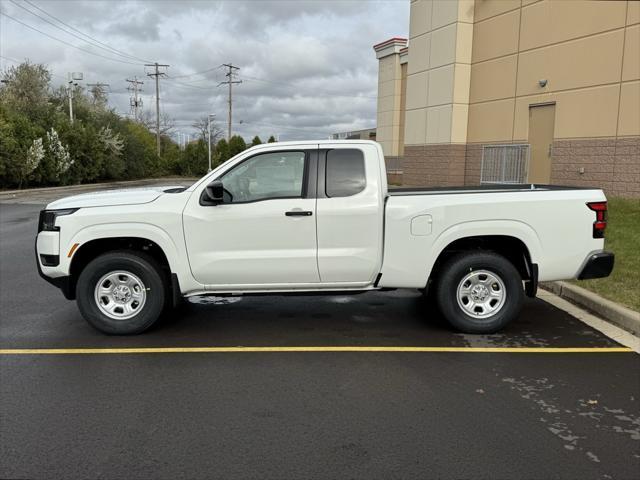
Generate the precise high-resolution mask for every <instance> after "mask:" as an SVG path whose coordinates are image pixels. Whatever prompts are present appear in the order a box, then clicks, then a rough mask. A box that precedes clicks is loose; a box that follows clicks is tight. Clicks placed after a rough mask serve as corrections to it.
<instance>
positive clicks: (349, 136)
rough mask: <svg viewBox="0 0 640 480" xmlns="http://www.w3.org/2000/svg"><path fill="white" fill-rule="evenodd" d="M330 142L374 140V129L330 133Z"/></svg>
mask: <svg viewBox="0 0 640 480" xmlns="http://www.w3.org/2000/svg"><path fill="white" fill-rule="evenodd" d="M330 139H331V140H375V139H376V129H375V128H366V129H364V130H354V131H352V132H341V133H332V134H331V137H330Z"/></svg>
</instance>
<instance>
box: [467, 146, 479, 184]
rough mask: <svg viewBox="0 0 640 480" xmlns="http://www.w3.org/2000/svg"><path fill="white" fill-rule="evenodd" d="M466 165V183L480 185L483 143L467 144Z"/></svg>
mask: <svg viewBox="0 0 640 480" xmlns="http://www.w3.org/2000/svg"><path fill="white" fill-rule="evenodd" d="M466 163H467V164H466V165H465V169H464V184H465V185H480V167H481V165H482V144H480V143H469V144H467V154H466Z"/></svg>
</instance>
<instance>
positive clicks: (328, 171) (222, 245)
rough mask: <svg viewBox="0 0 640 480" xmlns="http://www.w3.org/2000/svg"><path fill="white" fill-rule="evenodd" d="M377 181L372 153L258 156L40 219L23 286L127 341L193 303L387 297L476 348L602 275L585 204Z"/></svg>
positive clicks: (579, 193) (592, 212)
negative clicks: (420, 295) (471, 336)
mask: <svg viewBox="0 0 640 480" xmlns="http://www.w3.org/2000/svg"><path fill="white" fill-rule="evenodd" d="M386 178H387V177H386V171H385V162H384V156H383V154H382V149H381V148H380V146H379V145H378V144H377V143H375V142H370V141H359V140H351V141H313V142H311V141H310V142H285V143H270V144H266V145H259V146H256V147H253V148H250V149H248V150H246V151H244V152H242V153H241V154H239V155H237V156H236V157H234V158H232V159H231V160H229V161H227V162H225V163H224V164H222V165H220V166H219V167H218V168H216V169H215V170H213V171H212V172H210V173H209V174H207V175H206V176H205V177H203V178H202V179H201V180H199V181H197V182H196V183H195V184H193V185H192V186H191V187H189V188H180V187H164V188H140V189H130V190H112V191H105V192H98V193H90V194H84V195H77V196H72V197H68V198H64V199H61V200H57V201H55V202H53V203H51V204H49V205H48V206H47V207H46V209H45V210H43V211H42V212H41V213H40V220H39V226H38V236H37V239H36V257H37V263H38V270H39V272H40V274H41V276H42V277H43V278H45V279H46V280H47V281H49V282H50V283H52V284H54V285H56V286H58V287H60V288H61V289H62V291H63V293H64V295H65V296H66V298H68V299H74V298H75V299H77V302H78V306H79V308H80V311H81V312H82V315H83V316H84V317H85V318H86V319H87V321H89V323H91V325H93V326H94V327H96V328H97V329H99V330H101V331H102V332H105V333H109V334H133V333H139V332H142V331H144V330H146V329H147V328H149V327H150V326H151V325H153V323H154V322H155V321H156V320H157V319H158V317H159V316H160V314H161V313H162V311H163V310H164V309H166V308H168V307H171V306H172V305H175V304H177V303H178V302H179V301H180V299H181V298H182V297H187V296H193V295H243V294H244V295H247V294H258V293H259V294H265V293H273V294H287V293H300V292H316V293H317V292H326V293H327V294H331V293H335V292H341V293H344V292H351V293H357V292H363V291H368V290H381V289H395V288H411V289H421V290H423V291H425V293H426V292H427V291H428V292H429V293H430V297H432V298H434V299H435V301H436V302H437V304H438V307H439V309H440V311H441V312H442V314H443V315H444V317H446V318H447V320H448V321H449V322H450V323H451V324H452V325H453V326H454V327H455V328H457V329H459V330H461V331H464V332H470V333H488V332H494V331H497V330H499V329H500V328H502V327H503V326H505V325H506V324H507V323H508V322H509V321H511V320H513V319H514V318H515V317H517V315H518V313H519V311H520V308H521V306H522V302H523V298H524V295H525V294H526V295H528V296H535V294H536V289H537V284H538V281H549V280H564V279H574V278H579V279H586V278H597V277H605V276H607V275H609V273H610V272H611V270H612V268H613V262H614V257H613V254H612V253H609V252H605V251H603V247H604V230H605V227H606V221H607V218H606V213H607V212H606V211H607V203H606V198H605V196H604V194H603V192H602V191H601V190H599V189H586V188H571V187H552V186H537V185H512V186H492V187H491V186H490V187H456V188H398V189H388V187H387V180H386ZM336 308H338V307H336Z"/></svg>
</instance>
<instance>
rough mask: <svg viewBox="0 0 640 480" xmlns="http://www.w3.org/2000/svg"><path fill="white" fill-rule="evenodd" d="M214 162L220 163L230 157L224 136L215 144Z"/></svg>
mask: <svg viewBox="0 0 640 480" xmlns="http://www.w3.org/2000/svg"><path fill="white" fill-rule="evenodd" d="M215 153H216V163H217V164H220V163H223V162H226V161H227V160H229V159H230V158H231V155H230V154H229V144H228V143H227V141H226V140H225V139H224V138H221V139H220V140H218V144H217V145H216V152H215Z"/></svg>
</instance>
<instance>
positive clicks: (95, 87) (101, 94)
mask: <svg viewBox="0 0 640 480" xmlns="http://www.w3.org/2000/svg"><path fill="white" fill-rule="evenodd" d="M108 86H109V84H108V83H102V82H98V83H87V87H91V93H92V94H93V100H94V102H96V103H98V102H104V103H105V104H106V103H107V93H106V92H105V91H104V89H105V87H108Z"/></svg>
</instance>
